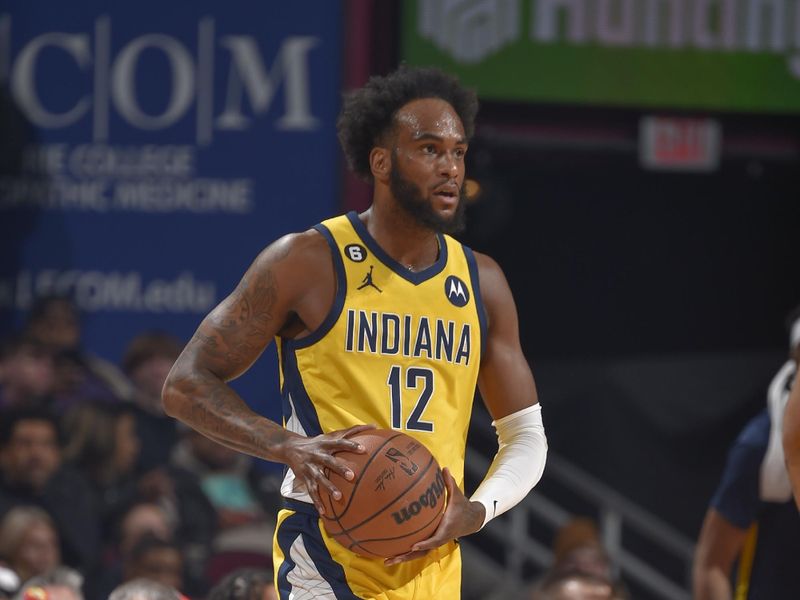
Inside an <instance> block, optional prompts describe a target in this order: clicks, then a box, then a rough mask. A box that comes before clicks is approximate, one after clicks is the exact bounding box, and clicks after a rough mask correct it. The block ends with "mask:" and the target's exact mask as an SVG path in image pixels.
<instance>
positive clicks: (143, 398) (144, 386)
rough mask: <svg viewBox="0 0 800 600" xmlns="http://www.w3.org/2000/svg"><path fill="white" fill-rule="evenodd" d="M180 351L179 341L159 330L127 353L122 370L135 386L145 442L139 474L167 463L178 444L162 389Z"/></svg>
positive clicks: (139, 339) (140, 337)
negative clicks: (166, 411)
mask: <svg viewBox="0 0 800 600" xmlns="http://www.w3.org/2000/svg"><path fill="white" fill-rule="evenodd" d="M180 352H181V343H180V342H179V341H178V340H177V339H175V338H174V337H172V336H170V335H169V334H166V333H162V332H158V331H153V332H148V333H143V334H141V335H138V336H136V337H135V338H134V339H133V340H131V342H130V344H128V347H127V349H126V350H125V354H124V356H123V359H122V368H123V370H124V371H125V373H126V374H127V376H128V377H129V378H130V381H131V382H132V383H133V386H134V393H133V400H134V402H135V403H136V405H137V406H138V407H139V408H140V409H141V412H140V413H139V414H138V416H137V433H138V434H139V439H140V440H141V441H142V452H141V454H140V456H139V471H140V472H146V471H149V470H151V469H153V468H155V467H158V466H160V465H164V464H166V463H167V462H168V461H169V456H170V453H171V452H172V448H173V446H174V445H175V442H176V441H177V430H176V422H175V419H173V418H171V417H168V416H167V415H166V414H164V409H163V408H162V407H161V388H163V387H164V381H165V380H166V378H167V374H168V373H169V370H170V369H171V368H172V364H173V363H174V362H175V359H176V358H178V355H179V354H180Z"/></svg>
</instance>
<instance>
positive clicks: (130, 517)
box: [118, 502, 175, 556]
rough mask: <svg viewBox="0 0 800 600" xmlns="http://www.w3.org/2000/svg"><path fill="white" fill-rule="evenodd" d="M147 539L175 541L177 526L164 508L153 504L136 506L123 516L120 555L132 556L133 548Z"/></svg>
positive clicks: (120, 527) (119, 545) (120, 530)
mask: <svg viewBox="0 0 800 600" xmlns="http://www.w3.org/2000/svg"><path fill="white" fill-rule="evenodd" d="M145 537H155V538H158V539H160V540H165V541H172V540H174V539H175V524H174V523H172V522H171V520H170V518H169V516H168V515H167V513H166V511H165V510H164V509H163V508H161V507H160V506H159V505H157V504H153V503H151V502H139V503H137V504H134V505H133V506H131V507H129V508H128V510H127V512H126V513H124V514H123V515H122V518H121V520H120V525H119V544H118V547H119V551H120V555H122V556H127V555H128V554H130V553H131V551H132V550H133V547H134V546H135V545H136V544H138V543H139V541H140V540H142V539H143V538H145Z"/></svg>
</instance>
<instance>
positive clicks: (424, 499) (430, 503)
mask: <svg viewBox="0 0 800 600" xmlns="http://www.w3.org/2000/svg"><path fill="white" fill-rule="evenodd" d="M443 493H444V477H442V472H441V471H439V472H437V473H436V481H434V482H433V483H432V484H431V485H430V487H429V488H428V489H427V490H425V491H424V492H422V494H421V495H420V497H419V498H418V499H417V500H414V501H413V502H412V503H411V504H409V505H408V506H404V507H403V508H402V509H400V511H398V512H393V513H392V517H394V521H395V523H397V524H398V525H401V524H403V523H405V522H406V521H408V520H410V519H413V518H414V517H416V516H417V515H418V514H419V513H421V512H422V509H423V508H434V507H435V506H436V505H437V504H438V503H439V498H441V497H442V494H443Z"/></svg>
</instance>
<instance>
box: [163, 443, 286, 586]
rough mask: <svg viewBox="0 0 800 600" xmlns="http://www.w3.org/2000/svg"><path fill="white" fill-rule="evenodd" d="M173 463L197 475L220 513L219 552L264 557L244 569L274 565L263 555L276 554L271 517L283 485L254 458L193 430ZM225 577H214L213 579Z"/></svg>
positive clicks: (217, 545)
mask: <svg viewBox="0 0 800 600" xmlns="http://www.w3.org/2000/svg"><path fill="white" fill-rule="evenodd" d="M172 464H173V465H175V466H178V467H182V468H184V469H186V470H187V471H190V472H191V473H193V474H194V475H196V476H197V478H198V480H199V481H200V486H201V487H202V489H203V492H204V493H205V495H206V497H207V498H208V500H209V501H210V502H211V504H212V505H213V507H214V509H215V510H216V512H217V517H218V520H217V523H218V525H219V531H218V533H217V535H216V537H215V538H214V551H215V553H219V552H239V553H242V552H247V553H251V554H254V555H261V556H262V560H257V562H256V563H255V564H250V565H244V566H261V565H263V564H265V563H267V564H268V563H269V562H270V561H269V560H266V561H265V560H263V557H266V558H267V559H269V557H270V556H271V555H272V549H271V542H270V540H271V539H272V534H273V533H274V530H275V522H274V519H273V517H272V515H273V514H276V513H277V511H278V508H279V503H280V493H279V486H280V482H279V481H278V480H277V479H276V478H273V477H270V476H269V475H267V474H265V473H264V472H262V471H260V470H259V469H257V468H256V467H255V463H254V461H253V459H252V458H251V457H249V456H246V455H244V454H241V453H239V452H236V451H235V450H231V449H230V448H228V447H226V446H223V445H222V444H218V443H217V442H215V441H213V440H210V439H208V438H207V437H205V436H204V435H202V434H200V433H198V432H196V431H194V430H186V431H185V432H184V434H183V437H182V439H181V441H180V442H179V443H178V445H177V446H176V448H175V451H174V452H173V454H172ZM240 560H241V559H240ZM239 566H243V565H241V564H240V565H239ZM223 574H224V573H217V574H215V576H214V580H216V579H218V578H219V577H220V576H221V575H223Z"/></svg>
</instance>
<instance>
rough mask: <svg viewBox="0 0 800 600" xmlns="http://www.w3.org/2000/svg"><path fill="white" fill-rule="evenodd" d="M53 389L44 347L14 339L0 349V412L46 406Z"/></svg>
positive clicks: (50, 361)
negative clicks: (25, 407)
mask: <svg viewBox="0 0 800 600" xmlns="http://www.w3.org/2000/svg"><path fill="white" fill-rule="evenodd" d="M54 388H55V366H54V364H53V359H52V355H51V354H50V353H49V352H48V351H47V349H46V348H45V347H44V345H42V344H40V343H38V342H35V341H34V340H31V339H27V338H24V337H22V336H15V337H12V338H10V339H8V340H6V341H5V342H4V343H3V344H2V346H1V347H0V409H4V408H13V407H19V406H34V405H42V404H46V403H47V402H49V401H50V395H51V394H52V393H53V390H54Z"/></svg>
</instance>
